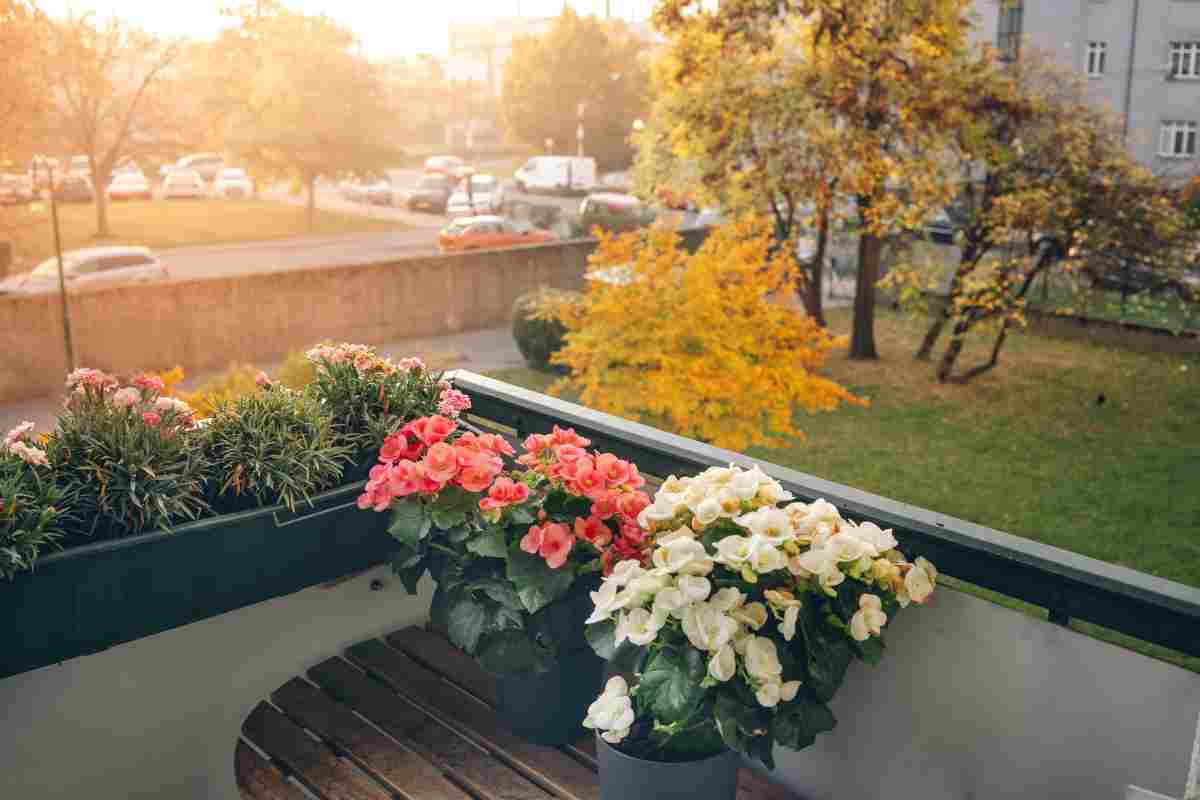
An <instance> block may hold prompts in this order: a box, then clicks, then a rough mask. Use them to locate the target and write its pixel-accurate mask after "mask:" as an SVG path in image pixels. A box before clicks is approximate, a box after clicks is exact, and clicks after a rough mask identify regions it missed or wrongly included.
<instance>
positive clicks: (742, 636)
mask: <svg viewBox="0 0 1200 800" xmlns="http://www.w3.org/2000/svg"><path fill="white" fill-rule="evenodd" d="M753 639H754V631H752V630H750V629H749V628H743V627H741V626H740V625H739V626H738V629H737V633H735V634H734V635H733V650H734V652H736V653H737V654H738V655H739V656H742V657H745V655H746V647H747V646H748V645H749V644H750V642H751V641H752V640H753Z"/></svg>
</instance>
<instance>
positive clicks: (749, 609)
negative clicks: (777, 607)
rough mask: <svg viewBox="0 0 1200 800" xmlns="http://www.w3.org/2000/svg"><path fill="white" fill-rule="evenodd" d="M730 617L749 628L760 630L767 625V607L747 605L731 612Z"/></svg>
mask: <svg viewBox="0 0 1200 800" xmlns="http://www.w3.org/2000/svg"><path fill="white" fill-rule="evenodd" d="M729 616H731V617H733V618H734V619H736V620H737V621H738V622H740V623H742V624H743V625H745V626H747V627H749V628H753V629H754V630H758V629H759V628H761V627H762V626H763V625H766V624H767V607H766V606H764V605H763V604H762V603H746V604H745V605H744V606H740V607H738V608H735V609H734V610H733V611H731V612H730V613H729Z"/></svg>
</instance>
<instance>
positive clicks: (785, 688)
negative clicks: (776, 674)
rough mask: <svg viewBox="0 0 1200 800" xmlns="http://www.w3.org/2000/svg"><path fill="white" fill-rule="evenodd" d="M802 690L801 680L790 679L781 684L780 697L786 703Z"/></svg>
mask: <svg viewBox="0 0 1200 800" xmlns="http://www.w3.org/2000/svg"><path fill="white" fill-rule="evenodd" d="M799 691H800V681H788V682H786V683H781V684H780V685H779V699H780V700H782V701H783V702H785V703H790V702H792V701H793V700H795V699H796V694H797V693H798V692H799Z"/></svg>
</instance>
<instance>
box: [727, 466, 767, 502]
mask: <svg viewBox="0 0 1200 800" xmlns="http://www.w3.org/2000/svg"><path fill="white" fill-rule="evenodd" d="M759 474H761V472H760V473H759ZM758 485H759V475H756V474H755V473H754V470H747V471H745V472H739V473H738V474H736V475H734V476H733V480H731V481H730V482H729V490H730V491H731V492H733V494H734V495H736V496H737V498H738V499H739V500H743V501H749V500H753V499H754V496H755V495H757V494H758Z"/></svg>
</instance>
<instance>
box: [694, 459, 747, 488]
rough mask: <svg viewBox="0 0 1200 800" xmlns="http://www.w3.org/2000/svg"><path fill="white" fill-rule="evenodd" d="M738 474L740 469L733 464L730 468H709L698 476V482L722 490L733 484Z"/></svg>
mask: <svg viewBox="0 0 1200 800" xmlns="http://www.w3.org/2000/svg"><path fill="white" fill-rule="evenodd" d="M737 474H738V468H737V467H736V466H734V465H733V464H730V465H729V466H728V467H709V468H708V469H706V470H704V472H701V473H700V474H699V475H697V476H696V480H697V481H698V482H699V483H702V484H704V485H705V486H712V487H714V488H720V487H723V486H726V485H727V484H729V483H732V482H733V479H734V478H735V477H736V476H737Z"/></svg>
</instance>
